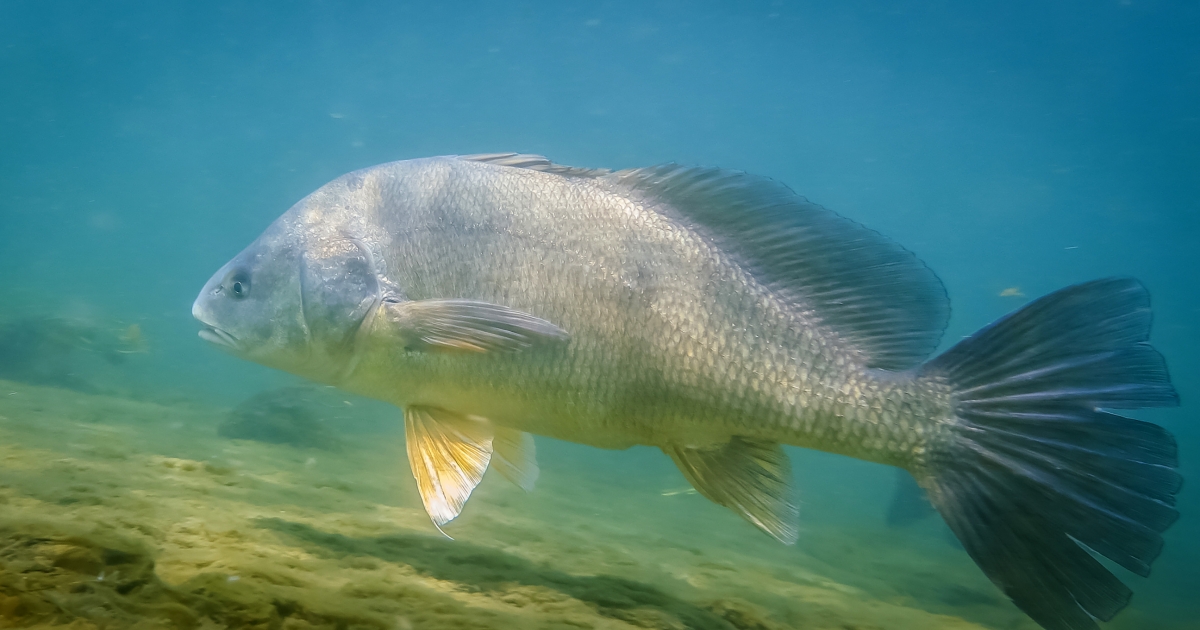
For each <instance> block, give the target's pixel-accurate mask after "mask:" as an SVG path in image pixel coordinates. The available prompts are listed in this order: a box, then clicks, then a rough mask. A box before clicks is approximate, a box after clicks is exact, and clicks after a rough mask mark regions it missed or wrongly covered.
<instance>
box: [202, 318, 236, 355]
mask: <svg viewBox="0 0 1200 630" xmlns="http://www.w3.org/2000/svg"><path fill="white" fill-rule="evenodd" d="M201 323H203V322H201ZM198 334H199V335H200V338H201V339H203V340H205V341H207V342H209V343H211V344H213V345H217V346H222V347H224V348H225V349H227V350H231V351H235V352H236V351H237V350H238V342H237V337H234V336H233V335H231V334H229V333H228V332H225V331H224V330H221V329H220V328H217V327H216V326H211V325H209V324H204V328H202V329H201V330H200V332H199V333H198Z"/></svg>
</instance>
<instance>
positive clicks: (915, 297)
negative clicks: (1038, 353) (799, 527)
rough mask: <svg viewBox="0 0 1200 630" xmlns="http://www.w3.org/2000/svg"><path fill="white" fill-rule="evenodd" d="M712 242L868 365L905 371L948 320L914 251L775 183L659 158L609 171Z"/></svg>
mask: <svg viewBox="0 0 1200 630" xmlns="http://www.w3.org/2000/svg"><path fill="white" fill-rule="evenodd" d="M606 179H609V180H611V181H613V182H615V183H617V184H618V185H620V186H625V187H628V188H631V189H634V190H635V191H640V192H641V193H642V194H644V195H645V196H646V198H647V199H648V200H650V201H654V200H657V201H659V202H660V203H658V204H657V210H659V211H660V212H663V213H665V214H667V215H668V216H670V217H671V218H672V219H674V220H676V221H680V222H682V223H683V224H684V225H686V226H688V227H689V228H691V229H693V230H696V231H698V232H699V233H700V234H702V235H703V236H704V237H705V238H708V239H710V240H711V241H712V242H714V244H715V245H716V246H718V247H719V248H721V250H722V251H724V252H725V253H727V254H729V255H731V256H733V257H734V259H735V260H736V261H737V262H738V263H739V264H741V265H743V266H744V268H746V269H747V271H749V273H751V274H752V275H753V276H754V277H755V278H756V279H758V280H759V281H760V282H763V283H764V284H766V285H767V286H768V287H770V288H771V289H772V290H774V291H777V292H779V293H780V294H781V295H782V296H783V297H784V298H785V299H787V300H789V301H793V302H796V303H800V304H803V305H805V306H807V307H808V308H811V309H812V310H813V312H814V314H815V315H816V316H817V317H819V318H820V319H821V320H822V322H824V323H825V324H827V325H828V326H829V327H831V328H832V329H833V330H834V331H836V332H837V333H838V334H839V335H841V336H842V337H844V338H846V339H848V340H849V341H850V342H852V343H854V344H855V346H856V347H857V348H859V349H860V350H862V351H863V352H864V353H865V355H866V357H867V363H868V365H870V366H871V367H878V368H884V369H889V370H903V369H907V368H910V367H912V366H914V365H916V364H917V363H919V362H920V361H922V360H923V359H925V358H926V357H928V356H929V354H930V353H931V352H932V351H933V350H934V349H935V348H936V347H937V345H938V341H939V340H940V339H941V336H942V331H943V330H944V329H945V327H946V322H947V321H948V320H949V317H950V303H949V300H948V298H947V297H946V290H945V287H943V286H942V282H941V280H939V279H938V277H937V276H936V275H934V273H933V271H931V270H930V269H929V268H928V267H926V266H925V264H924V263H923V262H921V261H920V260H919V259H918V258H917V257H916V256H915V255H914V254H913V253H912V252H910V251H908V250H906V249H904V248H903V247H901V246H900V245H898V244H896V243H895V242H893V241H891V240H890V239H888V238H886V237H884V236H883V235H881V234H879V233H878V232H876V231H874V230H871V229H868V228H866V227H863V226H862V225H860V224H858V223H855V222H854V221H851V220H850V219H847V218H845V217H843V216H841V215H839V214H837V213H835V212H832V211H830V210H826V209H825V208H822V207H821V206H818V205H816V204H813V203H809V202H808V201H807V200H806V199H804V198H803V197H800V196H798V195H796V193H794V192H792V190H791V189H789V188H788V187H787V186H784V185H783V184H780V183H778V182H775V181H773V180H770V179H767V178H764V177H757V176H754V175H750V174H747V173H742V172H737V171H727V170H722V169H717V168H692V167H684V166H680V165H678V164H664V165H660V166H652V167H649V168H640V169H631V170H624V171H617V172H615V173H612V174H611V175H609V176H607V177H606Z"/></svg>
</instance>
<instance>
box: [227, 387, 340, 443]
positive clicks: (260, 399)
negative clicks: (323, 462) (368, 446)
mask: <svg viewBox="0 0 1200 630" xmlns="http://www.w3.org/2000/svg"><path fill="white" fill-rule="evenodd" d="M329 407H330V405H329V404H328V403H327V402H326V401H323V400H322V397H321V395H320V392H319V391H318V389H317V388H314V387H283V388H280V389H272V390H268V391H265V392H260V393H258V394H255V395H254V396H251V397H250V398H248V399H247V400H246V401H245V402H243V403H242V404H240V405H238V406H237V407H235V408H234V409H233V411H230V412H229V415H228V417H226V419H225V421H224V422H222V423H221V424H220V426H219V427H218V428H217V434H218V435H220V436H221V437H226V438H233V439H239V440H256V441H259V442H269V443H271V444H289V445H291V446H303V447H309V448H319V449H325V450H337V449H338V448H339V442H338V439H337V438H336V437H335V436H334V435H333V433H332V432H331V431H330V430H329V429H328V428H326V426H325V424H324V421H323V420H324V417H325V416H326V415H328V414H327V412H328V411H329Z"/></svg>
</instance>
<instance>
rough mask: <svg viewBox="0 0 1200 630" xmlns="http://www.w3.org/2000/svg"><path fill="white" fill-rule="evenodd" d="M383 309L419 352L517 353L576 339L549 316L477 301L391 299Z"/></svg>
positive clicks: (405, 338)
mask: <svg viewBox="0 0 1200 630" xmlns="http://www.w3.org/2000/svg"><path fill="white" fill-rule="evenodd" d="M381 308H382V309H383V311H384V315H385V317H386V319H387V321H388V323H389V324H390V325H391V326H392V327H393V330H394V331H395V332H397V333H398V334H399V336H400V338H401V340H403V342H404V343H405V345H406V347H408V348H409V349H413V350H431V351H443V352H444V351H456V352H474V353H484V352H513V351H517V350H523V349H525V348H529V347H530V346H534V345H538V344H546V343H555V342H564V341H566V340H567V339H569V338H570V336H569V335H568V334H567V332H566V331H564V330H563V329H561V328H559V327H558V326H555V325H554V324H552V323H550V322H548V321H546V320H544V319H541V318H539V317H534V316H533V315H530V314H528V313H522V312H521V311H518V310H515V309H511V308H508V307H507V306H500V305H498V304H489V303H487V302H479V301H476V300H416V301H409V302H385V303H384V304H382V305H381Z"/></svg>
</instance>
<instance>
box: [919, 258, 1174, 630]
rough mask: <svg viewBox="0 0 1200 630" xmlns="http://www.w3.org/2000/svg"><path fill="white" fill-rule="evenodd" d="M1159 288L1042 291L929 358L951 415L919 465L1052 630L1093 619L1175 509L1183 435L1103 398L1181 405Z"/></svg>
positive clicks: (959, 528) (933, 494) (1005, 582)
mask: <svg viewBox="0 0 1200 630" xmlns="http://www.w3.org/2000/svg"><path fill="white" fill-rule="evenodd" d="M1150 323H1151V312H1150V299H1149V294H1148V292H1147V291H1146V289H1145V287H1144V286H1142V284H1141V283H1139V282H1138V281H1137V280H1133V279H1129V278H1108V279H1103V280H1095V281H1092V282H1086V283H1083V284H1078V285H1074V286H1071V287H1067V288H1065V289H1062V290H1059V291H1057V292H1055V293H1052V294H1050V295H1047V296H1045V297H1043V298H1040V299H1038V300H1036V301H1034V302H1032V303H1030V304H1028V305H1026V306H1025V307H1023V308H1021V309H1020V310H1017V311H1015V312H1013V313H1011V314H1009V315H1007V316H1005V317H1003V318H1001V319H1000V320H998V321H996V322H994V323H993V324H991V325H989V326H987V327H985V328H984V329H982V330H980V331H979V332H977V333H976V334H974V335H972V336H970V337H968V338H966V339H964V340H963V341H961V342H960V343H958V344H957V345H956V346H954V347H953V348H951V349H950V350H948V351H947V352H945V353H944V354H942V355H940V356H938V357H936V358H934V359H933V360H931V361H929V362H928V363H926V364H925V365H924V366H922V367H921V368H919V374H920V376H921V377H923V378H929V379H937V380H938V381H940V382H942V383H944V384H945V385H948V386H949V388H950V399H951V409H952V413H953V416H952V418H951V419H950V421H949V422H948V423H947V426H948V430H947V431H946V432H945V436H944V439H939V440H937V444H936V445H933V446H931V448H930V452H929V454H928V457H927V460H926V462H925V464H924V465H922V466H921V467H920V470H918V471H917V477H918V479H919V481H920V483H921V485H922V486H923V487H925V489H926V490H927V491H928V493H929V497H930V500H931V501H932V503H933V504H934V506H935V507H936V508H937V510H938V512H940V513H941V515H942V516H943V518H945V520H946V522H947V524H948V525H949V526H950V528H951V530H953V531H954V533H955V535H956V536H957V537H958V538H959V540H960V541H961V542H962V543H963V546H964V547H965V548H966V550H967V552H968V553H969V554H970V556H971V557H972V559H973V560H975V562H976V564H978V565H979V567H980V568H981V569H982V570H983V572H984V573H985V574H986V575H987V576H988V578H990V579H991V581H992V582H993V583H995V584H996V585H997V586H998V587H999V588H1000V589H1001V590H1002V591H1004V593H1005V594H1006V595H1007V596H1008V597H1009V598H1010V599H1011V600H1012V601H1013V602H1014V603H1015V604H1016V605H1017V607H1018V608H1020V609H1021V610H1023V611H1024V612H1025V613H1026V614H1028V615H1029V616H1030V617H1031V618H1033V620H1034V621H1036V622H1037V623H1039V624H1040V625H1041V626H1042V627H1044V628H1046V629H1047V630H1095V629H1097V628H1098V627H1099V626H1098V625H1097V623H1096V620H1101V621H1107V620H1109V619H1111V618H1112V617H1113V616H1114V615H1116V614H1117V613H1118V612H1120V611H1121V610H1122V609H1123V608H1125V607H1126V606H1127V605H1128V603H1129V600H1130V597H1131V596H1132V591H1131V590H1130V589H1129V588H1128V587H1127V586H1126V585H1125V584H1124V583H1122V582H1121V581H1120V580H1119V579H1118V578H1117V577H1116V576H1115V575H1113V574H1112V573H1111V572H1110V571H1109V570H1108V569H1107V568H1105V567H1104V565H1102V564H1101V563H1100V562H1099V561H1098V560H1097V559H1096V558H1095V557H1094V556H1093V553H1089V550H1090V551H1091V552H1094V554H1096V555H1101V556H1104V557H1107V558H1108V559H1109V560H1112V561H1113V562H1115V563H1116V564H1118V565H1120V566H1122V567H1124V568H1126V569H1128V570H1130V571H1132V572H1134V573H1137V574H1139V575H1142V576H1148V575H1149V572H1150V565H1151V563H1152V562H1153V561H1154V559H1155V558H1157V557H1158V555H1159V553H1160V552H1161V551H1162V545H1163V542H1162V535H1161V534H1162V532H1164V531H1165V530H1166V529H1167V528H1168V527H1170V526H1171V524H1172V523H1174V522H1175V520H1176V518H1178V515H1179V514H1178V511H1177V510H1176V509H1175V494H1176V493H1177V492H1178V491H1179V489H1180V486H1181V484H1182V478H1181V477H1180V475H1179V474H1178V472H1177V471H1176V468H1177V466H1178V457H1177V448H1176V442H1175V438H1174V437H1173V436H1172V435H1171V433H1169V432H1168V431H1167V430H1166V429H1163V428H1162V427H1160V426H1158V425H1156V424H1152V423H1149V422H1142V421H1138V420H1133V419H1130V418H1126V417H1123V416H1120V415H1117V414H1114V413H1110V412H1108V411H1105V410H1106V409H1137V408H1144V407H1165V406H1175V405H1178V404H1179V398H1178V395H1177V394H1176V392H1175V389H1174V387H1173V386H1172V385H1171V381H1170V376H1169V374H1168V372H1167V367H1166V362H1165V360H1164V359H1163V357H1162V355H1160V354H1159V353H1158V352H1157V351H1156V350H1155V349H1154V348H1153V347H1152V346H1151V345H1150V344H1149V342H1148V339H1149V334H1150Z"/></svg>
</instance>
